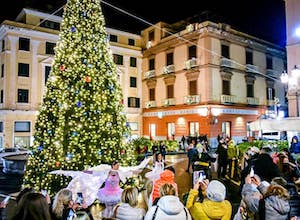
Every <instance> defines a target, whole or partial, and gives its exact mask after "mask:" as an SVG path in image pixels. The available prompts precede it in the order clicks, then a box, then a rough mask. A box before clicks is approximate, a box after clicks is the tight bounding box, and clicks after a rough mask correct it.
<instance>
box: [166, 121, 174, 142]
mask: <svg viewBox="0 0 300 220" xmlns="http://www.w3.org/2000/svg"><path fill="white" fill-rule="evenodd" d="M167 126H168V139H169V140H173V138H174V136H175V123H173V122H171V123H167Z"/></svg>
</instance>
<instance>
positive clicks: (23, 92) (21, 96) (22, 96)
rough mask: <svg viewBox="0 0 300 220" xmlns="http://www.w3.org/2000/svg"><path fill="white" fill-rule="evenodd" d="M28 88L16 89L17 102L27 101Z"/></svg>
mask: <svg viewBox="0 0 300 220" xmlns="http://www.w3.org/2000/svg"><path fill="white" fill-rule="evenodd" d="M28 94H29V90H28V89H18V102H19V103H28Z"/></svg>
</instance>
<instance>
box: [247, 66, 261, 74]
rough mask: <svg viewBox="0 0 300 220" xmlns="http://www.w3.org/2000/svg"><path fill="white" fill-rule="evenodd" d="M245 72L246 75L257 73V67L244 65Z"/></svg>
mask: <svg viewBox="0 0 300 220" xmlns="http://www.w3.org/2000/svg"><path fill="white" fill-rule="evenodd" d="M246 72H248V73H259V70H258V66H255V65H252V64H246Z"/></svg>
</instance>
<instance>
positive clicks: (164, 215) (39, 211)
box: [1, 136, 300, 220]
mask: <svg viewBox="0 0 300 220" xmlns="http://www.w3.org/2000/svg"><path fill="white" fill-rule="evenodd" d="M296 141H298V139H296ZM291 145H293V146H294V147H290V148H287V149H283V150H282V151H281V152H274V151H273V149H272V148H271V147H270V146H264V147H262V148H261V149H258V148H257V147H250V148H249V149H248V150H247V151H246V152H245V153H244V154H243V155H240V154H241V152H240V151H239V149H238V147H237V145H236V144H235V142H234V141H233V140H232V139H230V138H229V137H226V136H225V137H220V138H219V145H218V148H217V150H216V152H215V153H216V154H215V155H217V157H213V156H212V155H211V154H210V152H209V151H210V149H209V146H208V144H207V142H205V141H203V142H199V143H197V142H195V141H191V142H190V143H189V145H188V147H187V149H186V150H187V156H188V159H189V162H188V167H187V169H186V171H187V172H188V173H189V174H191V176H193V175H194V171H198V170H201V171H203V172H204V174H205V175H204V176H201V178H199V179H197V181H196V182H193V184H192V188H191V189H190V190H189V192H187V197H186V198H185V199H181V198H180V197H179V196H178V191H179V189H178V185H177V183H176V181H175V176H176V171H175V169H174V167H173V166H169V165H168V164H167V162H166V159H165V155H164V153H165V152H164V147H163V146H158V147H156V148H153V164H152V170H150V171H148V172H146V173H145V178H146V179H147V182H146V184H145V188H146V189H145V190H144V191H143V192H141V193H140V192H139V191H138V189H137V188H136V187H134V186H127V187H125V188H124V189H121V188H120V187H119V185H118V183H119V182H118V181H119V178H117V177H118V172H115V170H118V163H113V164H112V167H111V171H110V172H109V175H108V177H107V180H106V181H105V183H104V185H103V186H101V188H100V189H99V193H98V194H99V196H100V195H102V194H105V193H106V191H107V190H109V189H107V188H109V187H110V188H111V185H112V184H113V185H116V184H117V185H118V187H114V189H115V188H117V189H118V190H117V191H116V190H114V196H115V197H114V200H111V203H109V204H108V203H107V204H104V205H105V206H107V207H106V209H104V210H103V211H102V219H119V220H135V219H136V220H153V219H162V220H165V219H167V220H168V219H170V220H172V219H174V220H192V219H194V220H198V219H199V220H202V219H204V220H205V219H207V220H209V219H222V220H230V219H234V220H242V219H251V220H252V219H253V220H256V219H260V220H264V219H275V220H277V219H278V220H281V219H284V220H286V219H292V220H296V219H297V218H300V195H299V184H300V181H299V180H300V172H299V166H298V164H297V160H296V157H297V156H299V154H298V153H295V152H296V151H295V149H296V148H297V146H298V145H297V144H296V143H295V140H294V139H293V141H292V143H291ZM291 151H292V152H291ZM241 158H243V162H242V163H240V159H241ZM215 162H217V164H218V168H217V175H216V177H215V178H213V176H212V175H211V164H212V163H215ZM238 167H239V169H240V170H241V172H240V173H239V172H237V168H238ZM190 171H192V172H190ZM112 175H113V179H111V178H112V177H111V176H112ZM115 176H116V178H115ZM226 178H227V179H228V178H229V179H231V178H233V179H235V178H239V179H240V180H241V181H240V196H241V201H240V204H239V207H238V208H237V209H234V207H233V204H232V203H231V201H229V200H228V196H227V194H226V193H227V190H228V189H227V188H226V185H225V184H224V183H225V181H224V180H225V179H226ZM112 180H114V181H115V180H118V181H116V182H114V181H112ZM108 193H109V194H107V195H106V196H104V197H109V196H111V193H110V192H108ZM139 195H142V197H143V201H144V203H145V206H144V207H141V206H139ZM16 202H17V206H16V209H15V212H14V216H12V218H11V219H12V220H18V219H22V220H29V219H30V220H57V219H58V220H76V219H85V220H92V219H94V217H93V215H92V214H91V212H90V206H87V205H86V203H85V202H84V200H83V201H78V200H75V199H74V193H72V191H71V190H70V189H68V188H63V189H61V190H60V191H59V192H57V194H56V195H55V196H54V197H53V198H50V197H49V195H47V194H42V193H40V192H36V191H34V190H33V189H31V188H29V189H28V188H25V189H23V190H22V191H21V192H20V193H19V195H18V197H17V199H16ZM98 202H100V203H104V202H103V201H98ZM1 209H2V210H4V209H5V204H3V203H1Z"/></svg>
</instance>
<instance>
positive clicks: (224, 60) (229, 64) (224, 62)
mask: <svg viewBox="0 0 300 220" xmlns="http://www.w3.org/2000/svg"><path fill="white" fill-rule="evenodd" d="M220 66H221V67H229V68H232V67H233V63H232V61H231V60H230V59H228V58H224V57H222V58H221V60H220Z"/></svg>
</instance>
